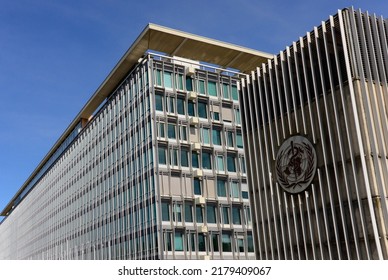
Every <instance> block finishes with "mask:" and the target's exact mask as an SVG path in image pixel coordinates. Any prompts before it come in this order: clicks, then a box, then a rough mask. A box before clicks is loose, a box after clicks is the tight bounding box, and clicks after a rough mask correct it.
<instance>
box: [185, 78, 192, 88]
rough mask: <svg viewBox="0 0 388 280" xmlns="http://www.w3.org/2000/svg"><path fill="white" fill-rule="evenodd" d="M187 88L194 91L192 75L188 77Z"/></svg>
mask: <svg viewBox="0 0 388 280" xmlns="http://www.w3.org/2000/svg"><path fill="white" fill-rule="evenodd" d="M186 89H187V90H188V91H192V90H193V79H192V78H190V77H186Z"/></svg>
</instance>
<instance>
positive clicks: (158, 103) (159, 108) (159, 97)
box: [155, 94, 163, 111]
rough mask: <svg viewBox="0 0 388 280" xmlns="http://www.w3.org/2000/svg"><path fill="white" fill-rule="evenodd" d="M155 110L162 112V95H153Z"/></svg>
mask: <svg viewBox="0 0 388 280" xmlns="http://www.w3.org/2000/svg"><path fill="white" fill-rule="evenodd" d="M155 109H156V110H157V111H163V95H160V94H155Z"/></svg>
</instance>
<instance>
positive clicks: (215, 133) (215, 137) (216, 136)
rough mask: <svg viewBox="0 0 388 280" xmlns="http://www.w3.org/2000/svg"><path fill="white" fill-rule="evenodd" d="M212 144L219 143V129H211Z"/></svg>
mask: <svg viewBox="0 0 388 280" xmlns="http://www.w3.org/2000/svg"><path fill="white" fill-rule="evenodd" d="M212 134H213V135H212V136H213V144H214V145H221V131H220V130H218V129H213V133H212Z"/></svg>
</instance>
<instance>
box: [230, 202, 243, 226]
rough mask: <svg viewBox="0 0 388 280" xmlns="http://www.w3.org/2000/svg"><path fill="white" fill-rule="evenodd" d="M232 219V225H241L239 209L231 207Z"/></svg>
mask: <svg viewBox="0 0 388 280" xmlns="http://www.w3.org/2000/svg"><path fill="white" fill-rule="evenodd" d="M232 217H233V224H235V225H241V215H240V208H239V207H236V206H233V207H232Z"/></svg>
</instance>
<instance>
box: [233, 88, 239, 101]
mask: <svg viewBox="0 0 388 280" xmlns="http://www.w3.org/2000/svg"><path fill="white" fill-rule="evenodd" d="M232 97H233V100H238V91H237V86H236V85H232Z"/></svg>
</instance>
